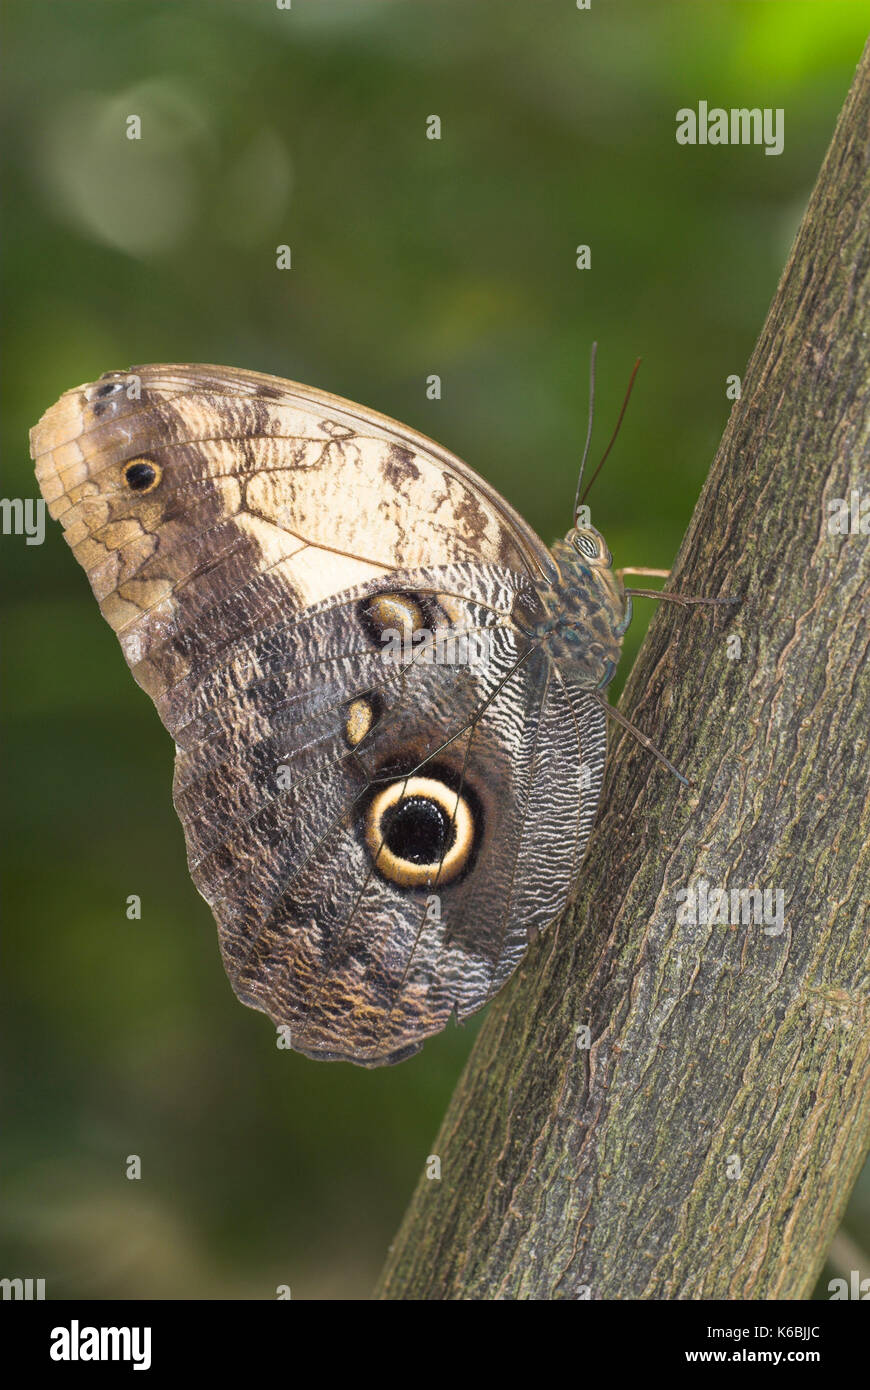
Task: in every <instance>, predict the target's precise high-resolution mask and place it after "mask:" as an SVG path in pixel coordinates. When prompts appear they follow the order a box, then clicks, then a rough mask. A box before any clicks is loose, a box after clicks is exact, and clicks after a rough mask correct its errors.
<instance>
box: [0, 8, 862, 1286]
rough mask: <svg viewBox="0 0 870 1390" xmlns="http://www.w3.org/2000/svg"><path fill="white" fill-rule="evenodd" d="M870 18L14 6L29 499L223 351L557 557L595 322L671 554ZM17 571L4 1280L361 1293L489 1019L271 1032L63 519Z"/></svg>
mask: <svg viewBox="0 0 870 1390" xmlns="http://www.w3.org/2000/svg"><path fill="white" fill-rule="evenodd" d="M865 18H866V14H865V12H864V7H863V6H861V5H859V4H852V3H836V2H833V3H828V4H825V5H824V6H822V5H817V4H815V3H781V4H777V5H772V4H754V3H718V0H714V2H712V3H707V4H704V5H693V4H690V3H677V4H675V3H659V4H657V5H654V6H653V5H650V4H644V3H641V0H637V3H628V2H627V0H626V3H622V2H621V0H609V2H608V3H605V0H600V3H599V0H596V3H595V4H594V5H593V7H592V10H591V11H589V12H580V11H577V10H576V9H575V8H574V6H573V5H572V4H570V3H569V0H562V2H560V3H556V2H555V0H535V3H534V4H529V3H526V2H525V0H523V2H522V3H520V0H477V2H476V3H475V4H474V5H469V4H467V3H465V4H462V3H460V0H394V3H389V2H388V0H381V3H376V2H375V0H342V2H341V3H339V0H295V3H294V4H293V7H292V9H291V10H289V11H285V10H278V9H277V8H276V7H275V5H274V4H272V3H271V0H245V3H242V0H223V2H222V3H221V0H209V2H208V3H189V2H188V0H174V2H173V3H157V2H156V0H137V3H135V4H127V5H119V4H117V3H112V2H111V0H62V3H61V0H55V3H54V4H50V3H49V4H46V3H43V4H40V5H32V4H29V3H27V0H7V3H6V5H5V6H4V17H3V28H4V31H5V32H4V37H5V44H4V48H5V52H6V65H5V69H6V70H5V82H4V94H3V106H2V113H0V119H2V133H3V148H4V150H5V169H4V179H5V187H6V216H5V257H4V268H3V276H4V278H3V301H4V309H5V323H6V330H7V346H6V353H5V364H4V368H5V369H4V373H3V407H4V409H3V421H4V431H3V433H4V445H5V448H4V459H5V474H4V479H3V492H4V495H6V496H28V495H33V494H34V490H35V489H34V482H33V478H32V472H31V465H30V462H29V459H28V455H27V444H26V441H27V429H28V427H29V426H30V425H31V424H32V423H34V421H35V420H36V419H37V418H38V417H39V415H40V414H41V413H42V412H43V410H45V409H46V408H47V407H48V406H49V405H50V404H51V403H52V402H53V401H54V400H55V398H56V397H57V396H58V395H59V394H60V393H61V391H63V390H65V389H66V388H68V387H70V386H72V385H75V384H76V383H78V382H81V381H87V380H90V379H92V378H94V377H96V376H98V375H99V374H100V373H101V372H103V371H106V370H107V369H110V368H126V367H128V366H130V365H132V364H135V363H137V362H149V361H203V362H219V363H229V364H233V365H236V366H240V367H249V368H256V369H259V370H264V371H270V372H275V373H278V374H279V375H282V376H286V377H291V378H295V379H297V380H300V381H304V382H308V383H311V384H314V385H318V386H321V387H323V388H326V389H328V390H330V391H334V392H338V393H339V394H342V395H345V396H349V397H351V398H352V399H355V400H360V401H363V402H366V403H367V404H370V405H371V406H373V407H375V408H377V409H378V410H381V411H383V412H385V413H387V414H390V415H393V416H396V417H398V418H399V419H402V420H405V421H407V422H409V423H410V424H413V425H416V426H417V427H419V428H421V429H422V430H424V431H425V432H426V433H428V434H430V435H433V436H434V437H436V438H437V439H439V440H441V441H442V442H443V443H445V444H447V445H448V446H450V447H451V448H453V449H454V450H456V452H457V453H459V454H460V455H461V456H463V457H464V458H466V459H468V460H469V462H471V463H472V464H473V465H474V466H475V467H476V468H477V469H478V470H479V471H480V472H482V473H483V474H484V475H485V476H486V477H487V478H488V479H490V480H491V481H492V482H493V483H495V484H496V485H497V486H498V487H499V488H500V489H501V490H502V491H503V492H504V493H505V495H506V496H507V497H508V498H509V499H510V500H511V502H513V503H514V505H515V506H517V507H518V508H519V510H520V511H521V512H522V513H523V514H524V515H525V516H526V517H528V519H529V520H530V521H531V523H532V524H533V525H534V526H535V528H536V529H537V530H538V531H539V532H540V534H541V535H543V537H544V538H545V539H548V540H549V539H552V538H553V537H554V536H556V535H558V534H563V533H564V532H565V530H566V529H567V527H568V525H569V524H570V509H571V502H572V498H573V489H574V474H575V469H576V465H577V459H578V456H579V452H580V445H581V443H582V438H583V434H584V430H585V412H586V386H585V382H586V371H587V361H588V352H589V345H590V343H591V341H592V339H593V338H597V339H598V340H599V343H600V348H599V400H598V416H597V424H596V433H595V445H594V448H593V456H594V453H595V451H596V450H598V451H600V450H601V448H602V447H603V444H604V441H605V439H606V438H607V435H608V434H609V432H610V429H611V428H612V424H613V422H614V420H615V418H616V414H617V411H618V407H619V403H620V400H621V397H622V393H623V391H624V388H625V384H626V380H627V377H628V373H629V370H630V367H631V364H632V362H633V360H634V358H635V356H636V355H638V354H641V355H642V356H643V357H644V359H645V360H644V366H643V368H642V371H641V375H640V377H639V380H638V386H637V388H636V391H635V395H634V399H633V401H632V404H631V407H630V410H629V412H628V416H627V419H626V422H625V425H624V427H623V431H622V435H621V438H620V441H619V444H618V446H617V449H616V451H615V453H614V456H613V458H612V460H611V461H610V462H609V463H608V466H607V468H606V469H605V472H604V474H603V475H602V478H601V480H600V482H599V483H597V484H596V489H595V493H594V494H593V501H594V519H595V521H596V522H597V523H598V524H599V525H600V526H601V527H602V529H603V530H604V531H605V533H606V535H607V537H608V539H609V542H610V545H611V548H612V550H613V552H614V556H615V560H616V563H617V564H647V565H656V566H667V565H669V564H670V562H671V560H672V558H673V556H674V554H675V552H676V550H677V547H678V545H679V541H680V537H681V535H682V533H683V531H684V529H685V526H686V524H687V522H688V520H689V517H690V515H691V512H692V508H693V506H694V502H695V499H696V496H697V494H698V491H699V488H700V486H701V484H702V482H703V479H704V476H705V474H706V471H707V468H708V466H709V462H710V459H711V457H712V455H713V453H714V451H715V448H716V444H717V441H718V438H719V435H720V433H721V431H722V428H723V425H724V423H725V421H726V418H727V413H728V409H729V402H728V401H727V400H726V396H725V379H726V377H727V376H728V375H729V374H730V373H734V372H737V373H742V371H743V369H744V366H745V364H746V361H747V359H748V357H749V354H750V352H751V350H752V347H753V343H754V340H755V337H756V334H757V332H758V330H759V328H760V326H761V323H762V321H763V318H764V315H765V312H766V310H767V306H768V303H769V301H770V298H771V295H772V293H773V290H774V288H775V285H776V282H777V279H778V276H779V274H780V272H781V269H782V266H783V264H784V261H785V258H786V255H787V253H788V249H789V246H790V243H791V240H792V237H793V235H794V232H795V229H796V227H797V224H798V221H799V218H800V216H801V213H802V210H803V208H804V206H805V203H806V199H807V196H808V194H809V191H810V189H811V187H812V184H813V181H814V178H815V175H816V172H817V169H818V166H819V163H820V161H821V159H822V156H823V155H824V152H825V149H826V146H827V143H828V140H829V138H830V134H831V131H832V129H833V125H834V121H835V119H836V116H837V113H838V111H839V109H840V106H841V104H842V101H843V98H844V95H845V93H846V90H847V88H848V85H849V82H850V80H851V76H852V72H853V69H854V65H855V62H856V61H857V59H858V56H859V54H860V51H861V47H862V44H863V41H864V37H865V29H864V21H865ZM701 98H704V99H706V100H708V101H709V102H710V103H711V104H713V105H715V104H719V105H723V106H731V105H738V106H742V105H759V106H770V107H780V106H781V107H783V108H784V110H785V150H784V153H783V154H782V155H781V156H780V157H773V158H772V157H768V156H765V154H764V152H763V149H761V148H758V147H748V148H746V147H744V148H715V149H714V148H711V147H707V148H703V147H697V148H685V147H680V146H678V145H677V144H676V142H675V138H674V130H675V112H676V110H677V109H678V108H679V107H681V106H684V105H692V106H694V105H696V103H697V101H698V100H699V99H701ZM433 113H436V114H438V115H440V117H441V120H442V123H443V132H442V139H441V140H440V142H436V141H429V140H427V139H426V138H425V123H426V117H427V116H428V115H430V114H433ZM131 114H136V115H139V116H140V117H141V120H142V139H141V140H139V141H131V140H127V139H126V138H125V122H126V118H127V116H129V115H131ZM581 242H583V243H588V244H589V245H590V246H591V247H592V269H591V270H589V271H586V272H580V271H578V270H577V269H576V268H575V263H574V262H575V254H574V253H575V247H576V245H577V244H578V243H581ZM281 243H287V244H289V245H290V246H291V247H292V255H293V269H292V271H287V272H279V271H278V270H277V269H276V267H275V249H276V247H277V246H278V245H279V244H281ZM431 372H437V373H439V374H440V375H441V377H442V380H443V399H442V400H441V401H437V402H432V401H427V399H426V396H425V378H426V376H427V375H428V374H429V373H431ZM2 549H3V556H4V569H5V577H6V581H7V594H8V608H7V619H6V663H5V680H4V686H3V692H4V693H3V698H4V712H5V721H6V732H7V747H8V751H9V758H8V762H9V782H10V795H9V797H8V800H7V819H6V824H5V850H6V853H5V861H6V862H5V902H6V950H5V970H4V983H5V995H6V998H5V1008H4V1024H5V1031H6V1043H5V1049H4V1051H5V1058H6V1075H5V1083H4V1084H5V1099H4V1110H5V1121H4V1126H3V1129H4V1136H3V1142H4V1157H3V1218H2V1241H3V1245H2V1270H0V1273H3V1274H5V1275H13V1274H18V1275H31V1276H34V1277H36V1276H41V1277H45V1278H46V1279H47V1282H48V1293H49V1296H54V1297H58V1296H63V1295H67V1296H69V1295H85V1296H92V1297H113V1296H115V1297H128V1296H162V1297H181V1298H184V1297H237V1296H241V1297H258V1298H262V1297H267V1298H268V1297H273V1296H274V1290H275V1287H276V1285H278V1284H285V1283H286V1284H290V1285H291V1286H292V1288H293V1293H294V1297H302V1298H310V1297H318V1296H326V1297H349V1296H362V1295H365V1293H366V1291H367V1290H368V1288H369V1287H370V1284H371V1281H372V1279H373V1277H374V1275H375V1273H376V1271H377V1270H378V1268H379V1266H380V1263H381V1260H382V1257H383V1253H384V1250H385V1247H386V1245H387V1243H388V1241H389V1239H390V1237H391V1234H392V1232H393V1231H394V1229H395V1226H396V1224H397V1222H398V1220H399V1218H400V1216H401V1213H402V1211H403V1208H404V1206H405V1203H406V1200H407V1197H408V1195H409V1193H410V1190H411V1187H412V1184H413V1183H414V1181H415V1179H416V1176H417V1174H418V1172H419V1171H420V1168H421V1165H422V1164H423V1163H424V1162H425V1158H426V1155H427V1153H428V1152H429V1146H430V1144H431V1141H432V1136H433V1135H434V1133H435V1131H436V1129H437V1126H438V1123H439V1120H440V1117H441V1115H442V1113H443V1110H444V1107H445V1104H446V1102H447V1099H448V1097H449V1095H450V1092H451V1089H452V1087H453V1085H454V1082H455V1080H456V1077H457V1075H458V1073H459V1070H460V1068H461V1066H462V1064H463V1061H464V1058H465V1057H466V1055H467V1053H468V1050H469V1047H470V1044H471V1041H472V1037H473V1034H474V1031H475V1026H474V1024H471V1025H469V1026H466V1027H465V1028H463V1029H455V1028H451V1029H450V1030H449V1031H448V1032H447V1033H446V1034H445V1035H443V1036H442V1037H440V1038H438V1039H435V1040H433V1041H432V1042H430V1043H428V1044H427V1046H426V1047H425V1049H424V1051H423V1053H422V1054H421V1055H420V1056H419V1057H417V1058H415V1059H413V1060H412V1061H410V1062H407V1063H405V1064H404V1065H402V1066H400V1067H398V1068H396V1069H394V1070H386V1071H376V1072H373V1073H369V1072H364V1071H361V1070H359V1069H356V1068H352V1067H349V1066H346V1065H331V1066H330V1065H325V1064H317V1063H313V1062H310V1061H308V1060H307V1059H305V1058H303V1057H299V1056H296V1055H292V1054H288V1053H286V1052H281V1051H278V1050H277V1049H276V1046H275V1035H274V1031H273V1029H272V1027H271V1025H270V1024H269V1023H268V1022H267V1020H266V1019H265V1018H264V1017H263V1016H262V1015H259V1014H256V1013H253V1012H251V1011H249V1010H246V1009H243V1008H241V1007H240V1006H239V1005H238V1004H237V1003H236V1001H235V999H234V997H233V995H232V993H231V991H230V988H229V986H228V984H227V983H226V981H225V978H224V975H223V971H222V968H221V964H220V960H219V955H218V949H217V944H216V940H215V932H214V927H213V923H212V918H211V914H210V912H209V911H208V909H207V908H206V906H205V904H204V903H202V902H201V901H200V899H199V898H198V897H197V895H196V893H195V891H194V889H193V887H192V885H191V883H190V880H189V878H188V875H187V870H186V865H185V859H184V849H183V842H182V835H181V829H180V827H179V825H178V824H177V822H176V820H175V816H174V813H173V811H172V807H171V802H170V777H171V761H172V747H171V743H170V740H169V739H168V738H167V736H166V735H165V733H164V732H163V730H162V728H161V727H160V725H159V723H158V720H157V717H156V715H155V713H154V711H153V709H152V708H151V705H150V703H149V701H148V700H147V699H146V697H145V696H144V695H143V694H142V693H141V692H140V691H138V690H137V689H136V687H135V685H134V683H133V682H132V680H131V679H130V677H129V674H128V672H127V671H126V669H125V667H124V663H123V661H122V659H121V656H120V653H119V651H118V649H117V643H116V640H115V637H114V636H113V634H112V633H111V631H110V630H109V628H108V627H107V626H106V625H105V624H103V623H102V622H101V621H100V619H99V617H98V614H97V611H96V608H95V605H94V603H93V600H92V598H91V596H90V593H89V590H88V587H87V583H86V580H85V578H84V575H83V574H82V573H81V571H80V570H79V569H78V567H77V566H76V565H75V564H74V562H73V560H72V558H71V556H70V555H69V554H68V553H67V549H66V546H65V545H64V544H63V542H62V539H61V534H60V529H59V528H58V527H55V526H53V525H51V524H50V527H49V534H48V535H47V538H46V541H45V544H44V545H43V546H41V547H40V546H27V545H25V544H24V541H23V539H22V538H15V537H9V538H5V539H4V541H3V547H2ZM638 609H639V610H641V611H640V612H639V613H638V620H637V622H636V624H635V626H634V627H633V628H632V631H631V633H630V634H629V639H628V641H627V644H626V662H625V664H624V668H623V670H625V669H626V668H627V666H628V665H630V662H631V659H632V657H633V655H634V653H635V651H636V650H637V646H638V644H639V642H640V639H641V637H642V630H643V626H644V624H645V622H646V621H647V620H648V616H649V612H648V609H649V604H648V603H647V602H645V601H641V602H640V603H639V604H638ZM694 621H700V622H703V621H704V618H703V616H700V617H698V618H697V619H694ZM737 716H738V717H739V711H737ZM130 893H138V894H141V895H142V901H143V916H142V921H141V922H129V921H127V919H126V917H125V901H126V898H127V896H128V894H130ZM527 968H534V961H533V960H532V961H531V962H529V965H528V967H527ZM128 1154H139V1155H141V1158H142V1164H143V1176H142V1180H141V1181H140V1182H131V1181H128V1180H127V1179H126V1177H125V1160H126V1156H127V1155H128ZM444 1180H445V1181H449V1180H450V1178H449V1174H448V1175H445V1178H444ZM868 1207H870V1189H868V1184H867V1182H866V1177H865V1180H864V1182H863V1185H860V1184H859V1188H858V1190H857V1192H856V1195H855V1197H854V1198H853V1202H852V1206H851V1208H850V1211H849V1213H848V1214H847V1223H846V1229H847V1230H848V1231H849V1232H850V1233H851V1237H852V1238H853V1240H855V1241H857V1242H858V1243H859V1244H863V1246H864V1248H865V1249H867V1248H868V1247H870V1236H868V1229H870V1210H868ZM830 1273H831V1271H830V1270H829V1271H827V1272H826V1276H825V1277H826V1278H827V1277H830ZM821 1287H822V1286H821V1285H820V1288H821Z"/></svg>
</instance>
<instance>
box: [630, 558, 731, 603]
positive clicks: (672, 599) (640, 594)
mask: <svg viewBox="0 0 870 1390" xmlns="http://www.w3.org/2000/svg"><path fill="white" fill-rule="evenodd" d="M616 573H617V575H618V577H619V579H620V580H621V579H622V576H623V575H624V574H642V575H645V576H646V577H647V578H649V579H667V578H668V576H669V574H670V570H651V569H644V568H642V567H641V568H635V567H634V566H633V565H629V566H627V567H626V568H625V569H621V570H617V571H616ZM625 592H626V593H627V594H629V595H631V597H632V598H634V597H637V598H662V599H664V600H665V602H666V603H680V604H682V605H683V607H684V608H688V607H689V606H690V604H693V603H709V604H732V603H739V602H740V600H739V599H736V598H692V597H691V596H690V595H688V594H675V593H672V592H671V590H670V589H626V591H625Z"/></svg>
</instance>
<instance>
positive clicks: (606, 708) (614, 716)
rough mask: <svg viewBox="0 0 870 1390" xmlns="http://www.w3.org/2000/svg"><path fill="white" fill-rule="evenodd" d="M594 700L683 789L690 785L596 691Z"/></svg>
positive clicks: (651, 743)
mask: <svg viewBox="0 0 870 1390" xmlns="http://www.w3.org/2000/svg"><path fill="white" fill-rule="evenodd" d="M595 699H596V700H597V701H598V703H599V704H600V705H601V708H602V709H603V710H604V713H605V714H609V715H610V717H611V719H615V720H616V722H617V724H621V725H622V727H623V729H627V730H628V732H629V733H630V734H633V735H634V737H635V738H636V739H637V741H638V743H641V744H643V746H644V748H646V749H647V751H648V752H649V753H652V755H653V757H654V758H658V760H659V762H660V763H663V764H664V766H665V767H666V768H667V769H668V772H672V773H673V774H674V776H675V777H676V778H677V779H678V780H679V781H680V782H682V784H683V786H684V787H688V786H689V785H690V783H689V779H688V777H684V776H683V774H682V772H680V771H679V770H678V769H677V768H675V767H674V765H673V763H672V762H670V761H669V759H668V758H666V757H665V755H664V753H662V752H661V750H660V749H658V748H656V746H655V744H654V743H653V741H652V739H649V738H647V736H646V734H642V733H641V731H640V729H638V728H637V726H636V725H635V724H632V722H631V720H630V719H626V717H625V715H624V714H620V712H619V710H616V709H614V708H613V705H609V704H608V703H607V701H606V700H605V698H604V696H603V695H600V694H599V693H598V692H597V691H596V692H595Z"/></svg>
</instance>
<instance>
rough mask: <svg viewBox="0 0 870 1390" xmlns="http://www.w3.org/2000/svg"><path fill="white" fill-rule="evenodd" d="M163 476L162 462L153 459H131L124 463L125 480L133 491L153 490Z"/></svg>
mask: <svg viewBox="0 0 870 1390" xmlns="http://www.w3.org/2000/svg"><path fill="white" fill-rule="evenodd" d="M162 476H163V470H162V468H161V467H160V464H159V463H155V462H154V460H153V459H148V458H138V459H131V460H130V462H129V463H127V464H125V465H124V482H125V483H126V484H127V486H128V488H129V489H130V491H131V492H151V491H152V490H153V489H154V488H155V487H156V486H157V484H158V483H159V482H160V479H161V477H162Z"/></svg>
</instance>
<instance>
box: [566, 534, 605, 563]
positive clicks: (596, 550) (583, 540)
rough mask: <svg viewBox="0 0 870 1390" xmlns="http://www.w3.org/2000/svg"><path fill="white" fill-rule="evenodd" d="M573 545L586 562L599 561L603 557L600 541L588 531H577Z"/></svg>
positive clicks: (573, 538)
mask: <svg viewBox="0 0 870 1390" xmlns="http://www.w3.org/2000/svg"><path fill="white" fill-rule="evenodd" d="M572 544H573V546H574V549H575V550H576V551H577V553H578V555H582V556H583V558H584V559H585V560H597V559H599V557H600V555H601V548H600V546H599V544H598V541H597V540H596V538H595V537H594V536H591V535H590V534H589V533H588V531H575V533H574V535H573V537H572Z"/></svg>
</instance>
